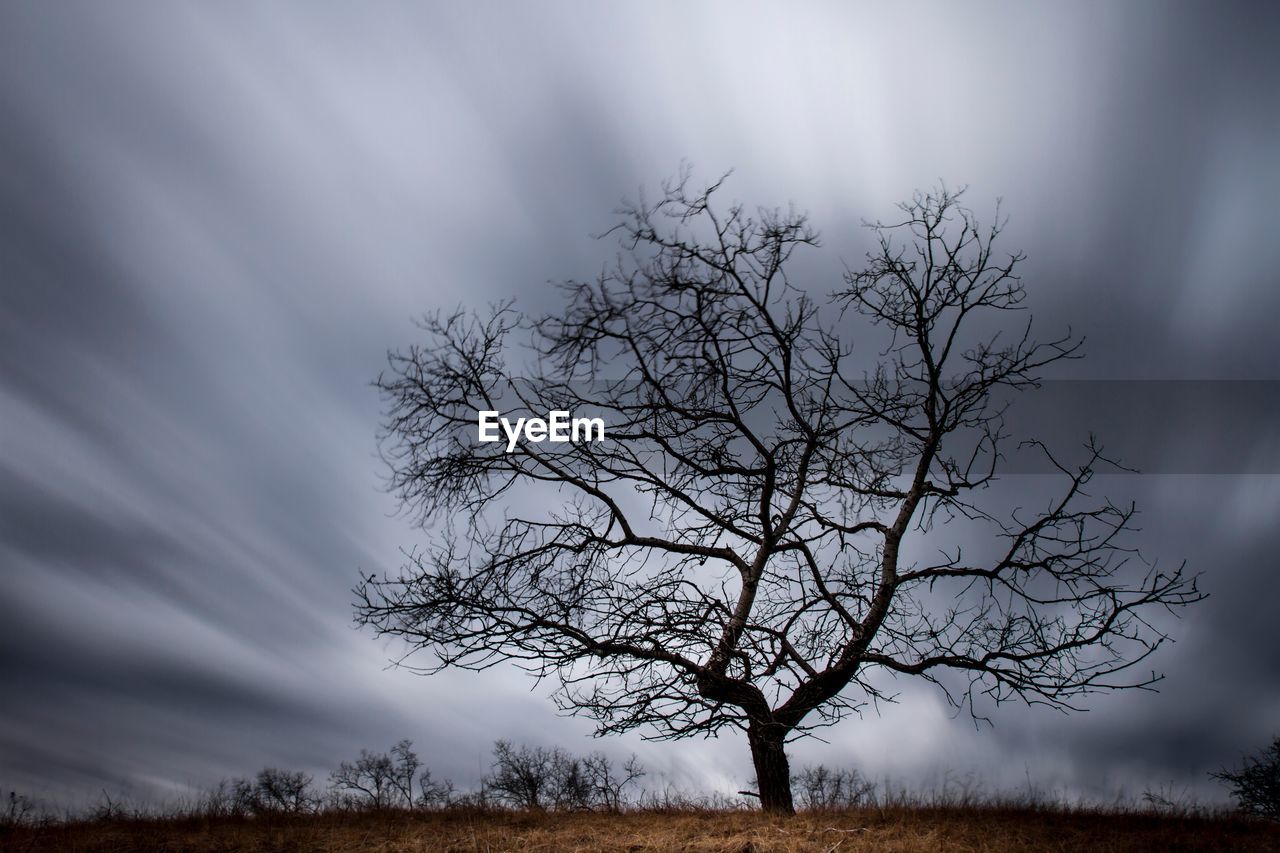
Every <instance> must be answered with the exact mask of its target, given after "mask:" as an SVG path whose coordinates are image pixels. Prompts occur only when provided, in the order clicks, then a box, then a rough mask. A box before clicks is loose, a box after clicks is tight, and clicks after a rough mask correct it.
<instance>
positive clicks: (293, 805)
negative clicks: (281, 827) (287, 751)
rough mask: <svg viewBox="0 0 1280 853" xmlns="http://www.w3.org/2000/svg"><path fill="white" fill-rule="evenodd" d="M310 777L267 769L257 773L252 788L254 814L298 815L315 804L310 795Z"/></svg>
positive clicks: (295, 772) (296, 772) (297, 772)
mask: <svg viewBox="0 0 1280 853" xmlns="http://www.w3.org/2000/svg"><path fill="white" fill-rule="evenodd" d="M311 781H312V780H311V776H309V775H308V774H306V773H303V772H301V771H289V770H279V769H276V768H274V767H268V768H266V769H265V770H260V771H259V772H258V776H257V779H255V780H254V783H253V787H252V795H251V796H252V802H253V804H254V808H253V810H254V811H255V812H263V811H274V812H287V813H291V814H292V813H298V812H304V811H308V810H309V809H311V808H312V806H313V805H314V804H315V798H314V797H313V796H312V793H311Z"/></svg>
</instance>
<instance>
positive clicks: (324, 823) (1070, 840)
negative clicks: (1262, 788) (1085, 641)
mask: <svg viewBox="0 0 1280 853" xmlns="http://www.w3.org/2000/svg"><path fill="white" fill-rule="evenodd" d="M0 850H2V851H4V853H11V852H12V853H17V851H46V850H68V851H133V850H145V851H155V852H156V853H162V851H165V852H167V851H233V850H246V851H318V853H339V851H341V852H342V853H347V851H351V852H352V853H354V851H378V853H399V851H405V853H408V851H414V853H417V851H436V850H441V851H443V850H460V851H461V850H466V851H503V850H544V851H551V850H571V851H597V850H599V851H641V850H645V851H648V850H687V851H716V853H721V851H723V853H730V851H732V853H737V851H769V850H776V851H801V850H805V851H807V850H820V851H846V852H847V851H869V850H875V851H923V850H946V851H953V850H954V851H966V850H993V851H1004V850H1089V851H1116V850H1170V851H1176V850H1213V851H1217V850H1280V824H1277V823H1271V822H1265V821H1259V820H1251V819H1246V818H1239V817H1231V816H1213V817H1204V816H1201V817H1190V816H1181V817H1180V816H1168V815H1157V814H1140V813H1116V814H1107V813H1102V812H1096V811H1071V810H1046V809H1016V808H1000V807H987V808H981V807H980V808H884V809H881V808H863V809H848V810H842V811H835V812H824V813H815V812H810V813H802V814H800V815H799V816H797V817H793V818H773V817H766V816H764V815H762V814H760V813H758V812H749V811H711V810H706V811H699V810H684V811H639V812H628V813H624V814H596V813H567V814H566V813H550V814H535V813H522V812H464V811H451V812H438V813H404V812H384V813H381V814H379V813H364V814H353V813H347V814H341V813H333V814H321V815H311V816H296V817H277V818H257V819H244V818H240V819H237V818H211V819H202V818H169V819H160V818H157V819H124V820H98V821H89V822H70V823H64V824H56V825H48V826H26V827H16V828H9V829H7V830H0Z"/></svg>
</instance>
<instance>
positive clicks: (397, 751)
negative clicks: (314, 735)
mask: <svg viewBox="0 0 1280 853" xmlns="http://www.w3.org/2000/svg"><path fill="white" fill-rule="evenodd" d="M421 766H422V762H420V761H419V760H418V756H417V753H415V752H414V751H413V742H412V741H409V740H402V741H400V742H398V743H397V744H396V745H395V746H393V747H392V748H391V752H390V754H388V753H385V752H369V751H368V750H366V749H362V750H360V757H359V758H358V759H356V761H355V762H346V761H344V762H342V763H341V764H340V765H338V769H337V770H334V771H333V772H332V773H330V774H329V781H330V784H331V785H332V786H333V788H334V789H335V790H337V791H339V792H342V793H344V794H345V795H346V796H349V797H352V798H353V799H354V801H355V802H356V803H357V804H361V805H365V806H368V807H370V808H374V809H383V808H389V807H391V806H400V807H403V808H412V807H413V805H414V804H415V802H416V800H415V796H414V791H413V781H414V778H415V776H416V775H417V773H418V768H420V767H421ZM428 776H429V774H428Z"/></svg>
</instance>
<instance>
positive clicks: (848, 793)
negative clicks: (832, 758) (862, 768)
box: [794, 764, 876, 809]
mask: <svg viewBox="0 0 1280 853" xmlns="http://www.w3.org/2000/svg"><path fill="white" fill-rule="evenodd" d="M794 785H795V786H796V788H797V793H798V795H799V796H798V799H799V800H800V805H801V806H802V807H803V808H806V809H839V808H849V807H850V806H859V805H863V804H864V803H865V802H866V801H868V800H869V799H870V798H871V797H873V796H874V795H875V791H876V783H875V782H869V781H867V780H866V779H863V778H862V774H861V773H859V772H858V771H857V770H838V769H837V770H831V769H828V768H827V766H826V765H824V764H819V765H818V766H816V767H805V768H804V769H803V770H801V771H800V773H799V775H798V776H797V777H796V778H795V780H794Z"/></svg>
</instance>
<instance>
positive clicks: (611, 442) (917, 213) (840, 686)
mask: <svg viewBox="0 0 1280 853" xmlns="http://www.w3.org/2000/svg"><path fill="white" fill-rule="evenodd" d="M722 184H723V179H721V181H719V182H716V183H715V184H713V185H712V186H710V187H708V188H706V189H701V190H700V189H694V188H691V184H690V179H689V175H688V174H687V173H685V174H683V175H682V176H681V177H680V178H679V179H678V180H677V181H675V182H672V183H670V184H667V185H665V186H664V193H663V195H662V197H661V199H660V200H659V201H657V202H656V203H648V202H646V201H644V199H643V197H642V198H641V200H640V201H639V202H636V203H631V204H628V205H627V206H626V207H625V208H624V209H623V210H622V211H621V214H622V215H623V217H624V219H623V221H622V222H621V223H620V224H619V225H618V226H616V228H615V229H613V231H612V233H614V234H617V235H619V236H620V238H621V242H622V245H623V252H622V253H621V256H620V259H619V261H618V263H617V265H616V267H615V268H613V269H611V270H610V271H608V272H606V273H605V274H603V275H601V276H600V277H599V278H598V279H597V280H594V281H586V282H577V281H573V282H566V283H565V284H564V285H563V295H564V299H565V301H564V305H563V308H562V309H561V310H558V311H555V312H552V313H549V314H548V315H546V316H542V317H532V318H526V317H522V316H520V315H519V314H517V313H516V312H515V310H514V309H513V308H512V306H511V305H510V304H504V305H499V306H496V307H495V308H493V309H492V310H491V311H490V313H489V314H487V315H483V316H480V315H468V314H465V313H457V314H454V315H439V314H437V315H433V316H429V317H427V318H426V319H425V320H424V321H423V323H422V326H423V329H424V330H425V332H426V335H427V342H426V343H425V344H424V345H421V346H413V347H410V348H409V349H408V350H407V351H403V352H393V353H391V354H390V356H389V367H388V369H387V370H386V371H385V372H384V373H383V374H382V375H381V376H380V377H379V379H378V382H377V385H378V387H379V388H380V389H381V391H382V393H383V395H384V400H385V402H386V407H387V409H386V412H387V419H386V422H385V424H384V428H385V429H384V433H383V436H382V439H383V441H382V449H383V454H384V458H385V460H386V461H387V463H388V464H389V470H390V485H391V487H392V489H393V490H394V491H395V492H396V493H398V495H399V496H400V498H401V499H402V500H403V502H404V505H405V506H406V507H407V508H408V509H409V510H411V511H412V512H413V513H414V519H415V521H416V522H418V523H419V525H420V526H421V528H422V530H423V532H424V534H425V535H426V536H427V537H428V538H429V543H430V544H428V545H427V546H426V547H425V548H422V549H417V550H413V551H410V552H408V562H407V564H406V566H405V567H404V568H403V569H402V571H401V572H400V574H399V575H398V576H383V577H381V578H379V577H374V576H371V577H368V578H366V579H364V580H363V581H362V583H361V584H360V585H359V586H358V588H357V595H358V598H359V601H358V618H359V620H360V621H361V622H362V623H364V624H366V625H370V626H373V627H374V628H375V629H376V630H377V631H378V632H380V633H382V634H390V635H395V636H399V637H402V638H403V639H405V640H406V641H408V643H409V648H410V650H411V651H413V650H421V651H424V652H429V653H430V655H431V657H429V658H427V659H425V660H421V659H420V660H421V669H422V670H424V671H428V672H430V671H436V670H439V669H442V668H445V667H450V666H454V667H462V668H472V669H480V668H484V667H487V666H490V665H493V664H494V663H495V662H497V661H500V660H504V659H505V660H514V661H516V662H518V663H519V664H520V665H522V666H524V667H526V668H528V669H530V670H531V671H532V672H534V673H535V674H537V675H539V676H546V675H554V676H557V678H558V682H559V684H560V688H559V689H558V690H557V692H556V698H557V701H558V702H559V704H560V705H561V706H562V707H563V708H565V709H568V710H571V711H573V712H575V713H585V714H589V715H592V716H594V717H595V718H596V719H597V720H598V722H599V732H600V733H609V732H620V731H624V730H629V729H632V728H635V727H644V728H645V729H646V730H647V731H648V734H649V736H651V737H656V738H679V737H687V736H692V735H708V734H711V733H714V732H717V731H719V730H721V729H722V728H724V727H732V728H737V729H741V730H744V731H745V732H746V735H747V740H748V743H749V745H750V748H751V754H752V759H753V763H754V766H755V770H756V777H757V780H758V785H759V795H760V799H761V803H762V806H763V808H764V809H766V810H769V811H776V812H791V811H793V803H792V796H791V788H790V775H791V774H790V772H789V768H788V763H787V757H786V753H785V743H786V742H787V741H788V739H790V738H793V737H796V736H800V735H803V734H805V733H806V732H810V731H812V729H813V728H815V727H817V726H821V725H827V724H831V723H834V722H836V721H837V720H839V719H841V718H842V717H843V716H844V715H845V714H846V713H847V712H849V711H850V710H853V709H856V708H858V707H859V706H860V705H861V704H862V703H863V702H864V701H866V700H871V701H875V700H877V699H878V698H882V693H881V686H878V685H883V683H884V681H883V679H880V680H877V674H883V673H885V672H888V673H894V674H909V675H919V676H923V677H924V678H926V679H930V680H932V681H934V682H935V683H938V684H939V685H941V686H942V687H943V689H944V690H945V691H946V692H947V695H948V697H949V698H950V699H951V700H952V701H953V702H956V703H958V704H960V703H966V701H967V703H968V706H969V708H970V710H971V711H972V712H973V713H975V715H977V714H978V711H976V710H975V709H974V704H973V700H974V698H975V695H977V694H985V695H986V696H988V697H990V698H991V699H992V700H994V701H995V702H996V703H999V702H1003V701H1005V700H1008V699H1011V698H1020V699H1022V700H1025V701H1028V702H1038V703H1046V704H1048V705H1052V706H1054V707H1058V708H1063V709H1066V708H1070V707H1073V705H1072V700H1073V699H1074V698H1075V697H1079V696H1081V695H1083V694H1088V693H1091V692H1095V691H1100V690H1107V689H1117V688H1126V687H1138V688H1145V687H1150V686H1151V685H1152V684H1153V683H1154V682H1155V681H1156V680H1157V679H1158V676H1157V675H1156V674H1155V673H1154V672H1150V673H1138V672H1136V671H1135V670H1134V668H1135V665H1136V664H1138V663H1139V662H1141V661H1145V660H1146V659H1147V657H1148V656H1149V655H1150V654H1151V653H1152V652H1153V651H1154V650H1155V649H1156V648H1157V647H1158V646H1159V645H1160V644H1161V642H1162V641H1163V640H1164V639H1165V635H1164V634H1163V633H1162V631H1161V630H1160V629H1159V628H1158V626H1157V625H1156V624H1155V623H1154V622H1153V621H1152V620H1151V619H1150V618H1149V614H1150V613H1151V612H1152V611H1156V610H1161V609H1167V608H1175V609H1176V608H1178V607H1179V606H1181V605H1186V604H1188V603H1190V602H1193V601H1196V600H1197V599H1198V598H1199V597H1200V594H1199V593H1198V592H1197V590H1196V587H1195V583H1194V578H1191V577H1187V576H1185V575H1184V573H1183V569H1182V568H1181V567H1179V568H1177V569H1175V570H1172V571H1165V570H1162V569H1160V568H1158V567H1156V566H1154V565H1147V564H1146V563H1145V562H1143V561H1141V560H1139V559H1136V557H1137V555H1136V553H1135V552H1133V551H1132V550H1131V547H1130V545H1129V544H1128V543H1127V541H1126V539H1125V537H1124V534H1125V532H1126V530H1127V529H1128V528H1129V527H1130V525H1131V521H1132V519H1133V515H1134V509H1133V507H1132V506H1123V505H1116V504H1114V503H1112V502H1110V501H1108V500H1105V499H1095V498H1092V497H1090V496H1089V495H1088V494H1087V492H1086V487H1087V484H1089V482H1090V480H1091V478H1092V477H1093V476H1094V474H1095V472H1097V471H1100V470H1107V469H1109V468H1111V467H1113V463H1112V462H1111V461H1110V460H1109V459H1107V458H1106V457H1105V456H1104V454H1103V451H1102V450H1101V448H1100V447H1098V446H1097V445H1096V444H1094V443H1093V442H1092V440H1090V443H1089V445H1088V447H1087V453H1086V455H1085V456H1084V458H1083V460H1082V461H1078V462H1075V463H1069V462H1068V461H1067V460H1065V459H1062V458H1061V457H1060V456H1050V455H1049V453H1050V451H1049V449H1048V448H1045V447H1043V446H1040V445H1033V446H1032V449H1033V450H1034V451H1035V452H1038V453H1044V454H1045V455H1046V456H1048V458H1049V459H1050V460H1052V463H1053V465H1055V466H1057V470H1059V471H1060V473H1061V478H1062V490H1061V492H1060V494H1058V496H1057V497H1056V498H1055V499H1054V500H1052V501H1050V502H1048V503H1046V504H1045V505H1044V506H1042V507H1041V508H1040V510H1039V511H1038V512H1030V511H1028V510H1025V509H1013V510H1009V509H1008V508H1003V509H1001V508H998V507H992V506H988V505H987V504H989V503H991V501H990V500H987V501H985V502H984V500H983V496H984V488H985V487H986V486H987V485H988V484H990V483H991V482H992V480H993V478H994V476H995V473H996V465H997V462H998V461H999V460H1000V458H1001V453H1002V451H1005V450H1007V444H1008V441H1007V436H1006V435H1005V431H1004V427H1003V424H1004V421H1003V413H1004V408H1003V403H1002V402H1000V399H999V398H1000V396H1001V395H1002V394H1003V395H1004V396H1011V395H1009V394H1008V392H1013V391H1022V390H1025V389H1031V388H1035V387H1036V383H1037V378H1038V376H1039V375H1040V372H1041V370H1042V369H1043V368H1045V367H1047V366H1049V365H1051V364H1053V363H1054V362H1057V361H1060V360H1063V359H1070V358H1074V357H1077V355H1078V354H1079V350H1078V347H1079V342H1078V341H1077V340H1076V339H1074V338H1073V337H1072V336H1071V335H1070V333H1068V334H1067V335H1065V336H1062V337H1059V338H1056V339H1054V340H1051V341H1048V342H1047V343H1040V342H1037V341H1036V340H1035V339H1034V338H1033V336H1032V334H1031V324H1030V322H1029V321H1027V322H1015V321H1017V319H1018V318H1017V315H1016V313H1015V312H1016V311H1017V310H1018V309H1019V308H1021V307H1022V303H1023V301H1024V297H1025V291H1024V289H1023V285H1022V282H1021V280H1020V279H1019V276H1018V274H1017V272H1016V268H1017V266H1018V264H1019V262H1020V261H1021V260H1022V258H1021V255H1018V254H1013V255H1010V256H1005V257H1001V256H999V255H998V254H997V253H996V251H995V243H996V242H997V238H998V236H999V234H1000V230H1001V226H1002V223H1001V221H1000V219H999V214H998V211H997V217H996V220H995V221H994V223H992V224H990V225H987V226H986V227H983V226H982V225H981V224H980V223H979V221H978V220H977V219H976V217H975V216H974V215H973V214H972V213H971V212H970V211H968V210H967V209H965V208H963V207H962V206H961V205H960V204H959V203H958V197H959V195H960V194H959V193H957V192H951V191H948V190H946V189H941V190H938V191H935V192H932V193H929V194H917V195H916V196H915V197H914V198H913V199H912V200H911V201H908V202H906V203H905V204H903V205H901V215H900V217H899V219H897V220H895V221H893V222H890V223H887V224H886V223H875V224H873V225H872V226H871V227H872V228H873V229H874V232H875V234H876V235H878V238H879V242H878V247H877V248H876V250H874V251H873V252H871V253H869V254H868V258H867V263H866V265H865V266H864V267H863V268H862V269H861V270H860V271H851V272H849V273H848V274H847V275H846V276H845V278H844V281H843V283H842V284H841V285H840V287H839V288H838V289H837V291H836V292H835V293H834V294H833V295H832V298H831V301H830V303H827V304H819V303H818V302H815V301H814V300H813V299H812V298H811V297H810V295H809V294H808V292H807V291H805V290H801V289H799V288H797V287H795V286H793V284H792V282H791V280H790V279H789V277H788V270H789V269H794V266H795V265H794V263H793V257H794V255H795V252H796V251H797V250H800V249H808V248H809V247H815V246H818V245H819V241H818V237H817V235H816V233H815V232H814V231H813V230H812V229H811V228H810V226H809V225H808V223H807V221H806V218H805V217H804V216H803V215H800V214H797V213H795V212H786V213H784V212H780V211H768V210H760V211H758V212H757V213H756V214H755V215H752V214H750V213H748V212H747V211H746V210H745V208H744V207H743V206H742V205H739V204H732V205H728V206H720V205H717V204H716V203H714V202H715V201H716V193H717V192H718V191H719V190H720V188H721V186H722ZM858 319H861V320H862V321H863V322H862V323H856V322H854V321H855V320H858ZM867 321H869V322H867ZM515 333H519V334H518V336H519V337H521V338H523V337H525V336H526V335H527V336H528V337H527V339H528V340H529V341H530V343H529V345H528V346H527V347H526V348H525V349H523V350H522V349H521V348H520V347H519V346H518V345H517V343H516V338H517V334H515ZM854 334H856V335H857V337H856V338H855V337H854V336H853V335H854ZM876 335H879V337H878V338H876V337H875V336H876ZM866 341H872V342H873V344H875V343H879V344H882V345H883V347H882V348H881V347H879V346H876V345H872V346H867V345H865V344H864V342H866ZM855 343H856V344H858V346H855ZM521 353H523V354H524V355H523V358H522V356H521ZM521 359H522V360H521ZM873 362H874V363H873ZM557 410H564V411H570V412H573V413H575V414H577V413H580V412H581V413H589V414H590V415H592V416H598V417H601V418H602V419H603V420H604V421H605V422H606V423H607V425H608V432H607V438H606V439H605V440H604V441H583V440H579V441H576V442H569V443H552V442H549V441H537V440H532V441H525V442H523V443H520V442H517V443H516V444H515V446H513V447H512V448H511V450H510V452H507V451H508V447H507V445H506V444H505V443H502V442H498V443H487V442H480V441H478V440H477V412H479V411H502V412H504V413H505V415H506V416H507V417H508V418H509V419H511V420H512V421H513V422H514V420H515V418H517V417H522V416H523V417H542V418H545V417H546V416H547V413H549V412H552V411H557ZM533 437H534V438H535V439H536V438H538V437H540V436H533ZM952 521H954V522H955V523H956V526H957V527H964V528H965V529H966V536H967V537H970V538H969V539H967V540H966V541H973V540H972V539H971V537H972V536H973V535H974V529H975V528H981V529H982V530H983V532H984V534H985V539H984V541H985V542H987V543H988V545H989V547H988V548H987V549H986V550H985V551H977V552H974V551H972V550H967V549H963V548H961V547H959V546H957V545H956V544H955V540H954V538H953V537H952V538H950V539H948V538H947V534H948V533H949V532H953V525H952V524H949V523H948V524H944V523H943V522H952ZM948 542H950V544H947V543H948ZM946 671H954V672H957V673H958V678H959V679H961V680H959V681H957V680H956V679H953V678H950V677H947V676H944V675H943V673H944V672H946ZM966 683H967V684H968V685H969V686H968V687H967V688H963V687H962V688H960V689H959V690H957V689H956V688H957V685H959V684H966Z"/></svg>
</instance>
